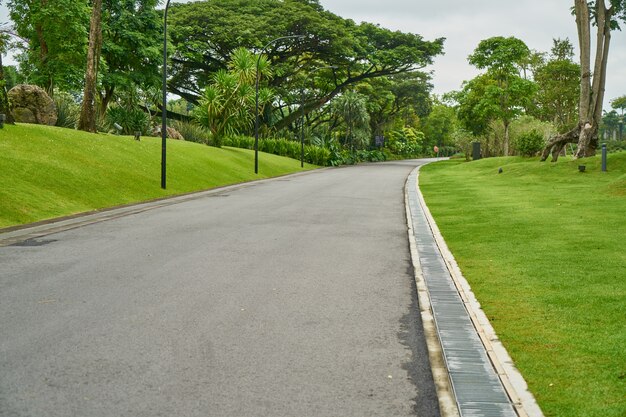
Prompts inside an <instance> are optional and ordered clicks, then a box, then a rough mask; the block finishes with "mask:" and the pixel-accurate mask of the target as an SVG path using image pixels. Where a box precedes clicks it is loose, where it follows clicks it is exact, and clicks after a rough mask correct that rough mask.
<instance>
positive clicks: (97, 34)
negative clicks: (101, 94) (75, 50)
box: [78, 0, 102, 132]
mask: <svg viewBox="0 0 626 417" xmlns="http://www.w3.org/2000/svg"><path fill="white" fill-rule="evenodd" d="M101 49H102V0H93V6H92V12H91V24H90V27H89V49H88V51H87V70H86V71H85V90H84V92H83V104H82V106H81V110H80V119H79V120H78V129H79V130H85V131H87V132H95V131H96V83H97V81H98V64H99V61H100V51H101Z"/></svg>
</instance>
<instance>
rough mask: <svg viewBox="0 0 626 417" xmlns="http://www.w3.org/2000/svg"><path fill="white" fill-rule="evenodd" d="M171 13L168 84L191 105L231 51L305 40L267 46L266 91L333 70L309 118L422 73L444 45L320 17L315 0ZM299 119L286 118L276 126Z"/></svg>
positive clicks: (246, 0) (232, 0) (218, 2)
mask: <svg viewBox="0 0 626 417" xmlns="http://www.w3.org/2000/svg"><path fill="white" fill-rule="evenodd" d="M170 13H171V14H170V16H171V20H170V22H171V27H172V30H171V34H172V35H171V39H172V43H173V45H174V47H175V49H176V52H175V53H174V55H173V58H172V67H173V68H172V74H173V76H172V79H171V80H170V83H169V85H170V89H171V90H172V91H174V92H175V93H177V94H179V95H180V96H182V97H185V98H186V99H188V100H189V101H191V102H197V100H198V96H199V92H200V91H201V90H202V88H203V87H204V86H205V85H207V84H208V83H209V82H210V77H211V74H213V73H215V72H216V71H217V70H219V69H223V68H225V67H226V63H227V62H228V61H229V59H230V55H231V54H232V52H233V51H234V50H235V49H236V47H244V48H247V49H249V50H251V51H254V52H257V53H258V52H260V50H261V48H262V47H263V46H264V45H266V44H267V43H268V42H269V41H271V40H273V39H277V38H279V37H282V36H290V35H300V34H306V37H305V38H303V39H289V40H286V41H285V42H276V43H273V44H271V45H270V46H269V47H268V51H267V56H268V58H269V59H270V61H271V63H272V66H273V68H275V74H276V76H275V77H274V78H273V80H272V81H271V84H270V85H271V86H272V87H273V88H274V89H275V91H276V92H277V94H278V95H279V96H283V95H284V93H285V91H292V90H294V89H297V88H298V85H297V84H294V83H296V82H297V79H298V78H297V77H295V76H294V75H295V74H297V73H299V72H304V73H305V74H306V73H307V72H309V71H311V70H312V69H313V68H317V67H321V66H335V67H336V68H337V70H336V71H335V73H334V74H333V78H332V79H331V80H329V82H328V83H320V85H319V88H320V89H319V95H317V96H309V97H308V100H309V102H308V103H307V105H306V107H305V109H306V110H307V112H308V111H312V110H314V109H316V108H318V107H320V106H322V105H324V104H325V103H327V102H328V101H329V100H330V99H331V98H333V97H335V96H336V95H338V94H340V93H341V92H342V91H344V90H346V89H348V88H349V87H352V86H354V85H356V84H358V83H360V82H362V81H364V80H367V79H373V78H377V77H381V76H386V75H392V74H399V73H404V72H410V71H414V70H416V69H419V68H422V67H424V66H426V65H428V64H430V63H432V60H433V58H434V57H435V56H436V55H438V54H440V53H441V51H442V47H443V39H436V40H434V41H425V40H424V39H423V38H422V37H421V36H419V35H415V34H409V33H402V32H394V31H390V30H387V29H383V28H381V27H379V26H377V25H373V24H369V23H362V24H356V23H354V22H353V21H352V20H348V19H343V18H341V17H339V16H336V15H334V14H332V13H330V12H328V11H325V10H324V9H323V8H322V7H321V6H320V5H319V3H318V2H316V1H297V0H255V1H251V0H207V1H200V2H194V3H188V4H177V5H173V6H172V8H171V11H170ZM322 86H323V87H324V89H322ZM298 117H299V115H298V114H297V113H295V112H294V113H292V114H288V115H287V116H286V117H285V118H284V119H283V120H281V121H280V122H279V123H278V125H277V128H279V129H280V128H282V127H285V126H288V125H290V124H291V123H292V122H293V121H294V120H296V119H297V118H298Z"/></svg>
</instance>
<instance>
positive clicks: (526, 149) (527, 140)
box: [516, 130, 545, 156]
mask: <svg viewBox="0 0 626 417" xmlns="http://www.w3.org/2000/svg"><path fill="white" fill-rule="evenodd" d="M516 146H517V151H518V153H519V154H520V155H523V156H535V155H537V154H538V153H539V152H540V151H541V150H542V149H543V147H544V146H545V141H544V140H543V135H542V134H541V133H539V132H537V131H536V130H531V131H530V132H527V133H523V134H521V135H520V136H519V137H518V138H517V140H516Z"/></svg>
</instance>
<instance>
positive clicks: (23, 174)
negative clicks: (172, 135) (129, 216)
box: [0, 125, 313, 227]
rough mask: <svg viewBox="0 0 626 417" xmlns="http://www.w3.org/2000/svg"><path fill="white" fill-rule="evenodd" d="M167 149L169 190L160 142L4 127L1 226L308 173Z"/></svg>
mask: <svg viewBox="0 0 626 417" xmlns="http://www.w3.org/2000/svg"><path fill="white" fill-rule="evenodd" d="M167 147H168V148H167V190H162V189H161V188H160V184H161V174H160V172H161V171H160V170H161V141H160V139H157V138H142V140H141V141H140V142H137V141H134V140H133V139H132V138H131V137H123V136H113V135H103V134H88V133H84V132H79V131H75V130H69V129H60V128H51V127H47V126H36V125H17V126H10V125H5V128H4V129H2V130H0V176H1V178H2V187H1V188H0V227H7V226H11V225H16V224H23V223H29V222H34V221H38V220H43V219H48V218H53V217H58V216H64V215H69V214H73V213H79V212H85V211H90V210H94V209H99V208H104V207H110V206H114V205H120V204H126V203H133V202H138V201H143V200H149V199H154V198H158V197H163V196H167V195H174V194H181V193H185V192H191V191H197V190H203V189H208V188H212V187H217V186H222V185H227V184H235V183H240V182H244V181H249V180H253V179H258V178H266V177H271V176H277V175H282V174H287V173H290V172H296V171H299V170H301V169H300V162H299V161H295V160H292V159H288V158H281V157H278V156H275V155H267V154H261V155H260V157H259V173H260V174H259V175H255V174H254V161H253V152H251V151H248V150H242V149H233V148H223V149H217V148H211V147H207V146H204V145H198V144H195V143H190V142H181V141H169V140H168V143H167ZM311 168H313V166H311V165H308V166H305V169H311Z"/></svg>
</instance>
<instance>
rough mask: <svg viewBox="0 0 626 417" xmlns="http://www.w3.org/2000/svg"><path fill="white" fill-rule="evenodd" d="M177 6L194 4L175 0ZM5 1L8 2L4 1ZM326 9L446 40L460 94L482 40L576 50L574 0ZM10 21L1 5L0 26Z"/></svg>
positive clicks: (617, 47)
mask: <svg viewBox="0 0 626 417" xmlns="http://www.w3.org/2000/svg"><path fill="white" fill-rule="evenodd" d="M172 1H173V2H176V3H183V2H185V3H186V2H188V1H190V0H178V1H176V0H172ZM2 3H4V2H2ZM320 3H321V4H322V5H323V6H324V8H325V9H327V10H330V11H331V12H333V13H335V14H337V15H339V16H342V17H345V18H350V19H353V20H354V21H356V22H357V23H359V22H362V21H366V22H371V23H377V24H380V25H381V26H382V27H385V28H388V29H393V30H401V31H403V32H411V33H417V34H419V35H422V36H423V37H424V38H425V39H427V40H432V39H436V38H439V37H444V38H446V42H445V44H444V52H445V55H443V56H439V57H437V58H436V59H435V64H434V65H433V66H432V67H431V68H427V70H432V71H434V74H433V81H434V86H435V89H434V92H435V93H436V94H443V93H445V92H448V91H451V90H458V89H460V87H461V83H462V82H463V81H464V80H469V79H471V78H473V77H474V76H475V75H476V74H477V73H478V72H477V71H476V69H475V68H473V67H472V66H471V65H469V64H468V63H467V56H468V55H469V54H471V53H472V51H473V50H474V49H475V48H476V46H478V43H479V42H480V41H481V40H482V39H487V38H489V37H492V36H515V37H517V38H520V39H521V40H523V41H524V42H526V44H527V45H528V46H529V47H530V48H531V49H534V50H537V51H544V52H548V51H550V48H551V47H552V39H553V38H566V37H567V38H569V39H570V40H571V41H572V44H574V46H575V47H576V46H577V44H578V40H577V37H576V23H575V21H574V17H573V16H572V15H571V14H570V11H569V10H570V7H571V6H572V5H573V3H574V2H573V1H572V0H434V1H424V0H320ZM7 20H8V17H7V12H6V6H4V5H2V6H0V22H6V21H7ZM625 26H626V25H625ZM625 66H626V33H625V32H619V31H614V32H613V36H612V40H611V50H610V52H609V64H608V77H607V83H606V100H605V108H609V100H611V99H613V98H615V97H618V96H622V95H626V70H625V68H624V67H625Z"/></svg>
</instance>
